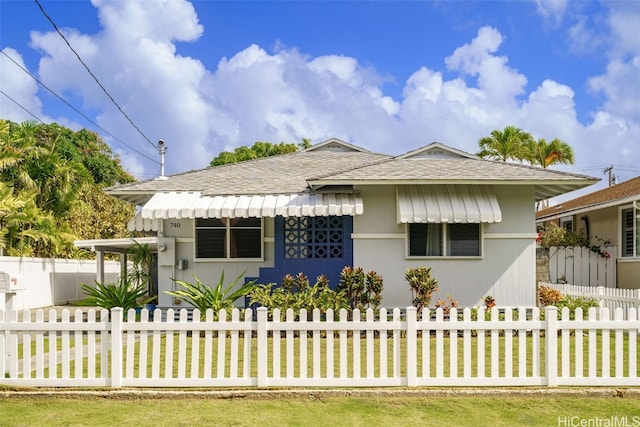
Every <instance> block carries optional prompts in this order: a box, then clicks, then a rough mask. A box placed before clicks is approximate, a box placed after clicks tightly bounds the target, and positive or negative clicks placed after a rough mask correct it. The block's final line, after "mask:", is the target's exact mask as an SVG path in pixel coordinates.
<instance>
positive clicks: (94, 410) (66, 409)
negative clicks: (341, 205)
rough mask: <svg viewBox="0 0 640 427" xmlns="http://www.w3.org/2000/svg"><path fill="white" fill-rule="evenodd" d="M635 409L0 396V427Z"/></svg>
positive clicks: (539, 415) (517, 419)
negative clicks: (1, 426) (0, 426)
mask: <svg viewBox="0 0 640 427" xmlns="http://www.w3.org/2000/svg"><path fill="white" fill-rule="evenodd" d="M381 393H384V391H382V392H381ZM345 394H347V392H345ZM636 396H637V395H636ZM639 408H640V398H638V397H634V398H616V397H589V396H588V395H585V396H571V397H562V396H556V397H554V396H544V397H543V396H541V395H540V394H535V393H534V394H533V395H532V396H522V395H514V396H507V397H503V396H488V397H461V396H432V395H427V396H415V397H413V396H395V397H394V396H371V397H321V396H320V397H319V396H313V395H312V393H311V392H305V393H302V394H300V395H295V396H292V395H287V396H286V397H285V398H282V397H280V398H277V397H273V398H261V399H254V398H227V399H207V398H203V397H189V394H185V395H182V396H176V397H173V398H161V399H146V398H142V399H136V398H130V397H129V398H127V399H118V398H104V397H85V398H81V397H77V396H74V397H73V398H65V397H63V395H61V394H56V393H55V392H54V394H50V395H47V396H46V397H9V398H7V397H0V414H2V415H1V416H0V425H3V426H4V425H6V426H63V425H64V426H121V425H142V426H261V427H267V426H305V427H306V426H332V427H335V426H403V425H407V426H445V427H446V426H474V427H475V426H478V427H480V426H558V425H563V424H559V420H564V419H571V420H573V422H580V421H581V420H586V421H584V422H585V423H586V422H588V420H595V419H600V420H602V419H605V418H606V419H613V418H614V417H615V419H616V420H623V419H624V417H626V423H627V424H611V425H629V426H631V425H638V424H639V423H640V418H638V417H640V410H639ZM634 417H636V418H634ZM601 422H602V421H601ZM634 422H635V424H634ZM564 425H572V424H568V423H567V424H564ZM574 425H587V424H574ZM588 425H605V424H588ZM606 425H609V424H606Z"/></svg>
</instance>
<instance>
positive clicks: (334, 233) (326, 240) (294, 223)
mask: <svg viewBox="0 0 640 427" xmlns="http://www.w3.org/2000/svg"><path fill="white" fill-rule="evenodd" d="M343 235H344V228H343V224H342V218H341V217H339V216H328V217H326V216H317V217H302V218H298V217H290V218H286V219H285V223H284V248H285V258H287V259H303V258H307V259H308V258H342V256H343Z"/></svg>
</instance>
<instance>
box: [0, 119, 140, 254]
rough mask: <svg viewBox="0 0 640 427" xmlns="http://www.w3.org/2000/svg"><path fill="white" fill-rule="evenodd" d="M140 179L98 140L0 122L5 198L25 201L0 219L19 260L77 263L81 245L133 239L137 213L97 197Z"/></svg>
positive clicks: (0, 179) (5, 241) (53, 127)
mask: <svg viewBox="0 0 640 427" xmlns="http://www.w3.org/2000/svg"><path fill="white" fill-rule="evenodd" d="M133 180H134V179H133V177H132V176H131V175H129V174H127V173H126V172H125V171H124V170H123V169H122V167H121V166H120V164H119V159H118V158H117V156H114V155H113V154H112V153H111V151H110V148H109V146H108V145H107V144H106V143H104V142H103V141H102V140H100V138H99V137H98V136H97V135H96V134H95V133H92V132H89V131H86V130H82V131H78V132H74V131H72V130H70V129H66V128H63V127H61V126H59V125H57V124H37V123H35V122H29V121H27V122H23V123H20V124H17V123H13V122H10V121H8V120H1V119H0V183H2V184H3V185H4V188H3V189H2V193H3V195H2V198H4V199H11V200H20V204H19V205H15V204H14V205H13V207H11V204H9V203H6V204H4V207H5V208H6V207H7V206H8V207H9V209H8V210H4V211H3V212H1V213H0V226H1V227H2V232H0V234H1V236H0V239H2V243H0V247H1V246H4V252H6V253H9V254H12V255H22V256H41V257H50V256H76V255H77V253H78V252H79V250H78V249H77V248H74V247H73V240H75V239H90V238H111V237H124V236H126V235H128V232H127V230H126V229H125V228H124V227H125V224H126V220H123V219H122V217H123V215H122V213H124V215H126V216H127V217H131V214H132V213H133V211H134V207H133V206H131V205H129V204H127V203H126V202H122V201H114V199H112V200H103V199H104V198H103V199H100V201H101V203H93V202H94V201H95V200H96V197H93V198H92V197H91V196H90V195H91V194H95V192H101V191H102V188H103V187H104V186H105V185H114V184H116V183H117V182H130V181H133ZM105 197H109V196H106V195H105ZM105 206H106V207H107V208H104V207H105ZM103 208H104V209H103ZM95 213H99V215H94V214H95ZM83 218H84V220H83ZM83 233H87V234H86V235H84V234H83ZM96 233H99V236H96Z"/></svg>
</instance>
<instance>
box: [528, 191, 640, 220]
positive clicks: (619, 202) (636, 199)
mask: <svg viewBox="0 0 640 427" xmlns="http://www.w3.org/2000/svg"><path fill="white" fill-rule="evenodd" d="M633 203H636V204H638V205H639V206H640V195H634V196H631V197H625V198H623V199H616V200H609V201H607V202H602V203H594V204H591V205H588V206H579V207H576V208H573V209H566V210H562V208H560V209H559V210H558V211H555V212H552V213H549V214H547V215H543V216H540V217H538V218H536V222H544V221H549V220H551V219H555V218H558V217H565V216H573V215H579V214H582V213H586V212H591V211H595V210H599V209H607V208H612V207H615V206H624V205H628V204H633Z"/></svg>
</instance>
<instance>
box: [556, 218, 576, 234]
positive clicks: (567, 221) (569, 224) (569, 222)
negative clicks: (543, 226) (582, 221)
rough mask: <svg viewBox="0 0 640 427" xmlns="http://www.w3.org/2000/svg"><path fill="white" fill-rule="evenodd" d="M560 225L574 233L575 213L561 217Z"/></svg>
mask: <svg viewBox="0 0 640 427" xmlns="http://www.w3.org/2000/svg"><path fill="white" fill-rule="evenodd" d="M560 227H561V228H564V229H565V230H566V231H568V232H570V233H573V232H574V231H575V230H574V223H573V215H572V216H565V217H562V218H560Z"/></svg>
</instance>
